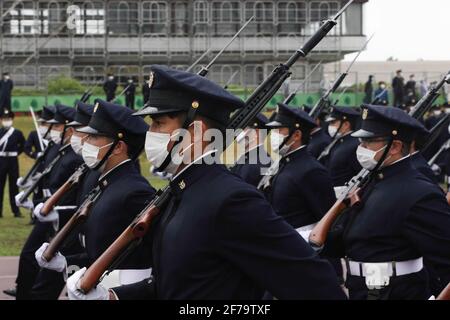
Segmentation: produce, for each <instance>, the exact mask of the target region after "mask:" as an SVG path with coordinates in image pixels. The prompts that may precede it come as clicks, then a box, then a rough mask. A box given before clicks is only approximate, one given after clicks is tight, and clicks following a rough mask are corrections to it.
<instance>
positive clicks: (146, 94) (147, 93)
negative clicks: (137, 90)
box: [142, 76, 150, 106]
mask: <svg viewBox="0 0 450 320" xmlns="http://www.w3.org/2000/svg"><path fill="white" fill-rule="evenodd" d="M148 83H149V77H148V76H145V77H144V84H143V85H142V96H143V100H144V106H145V105H146V104H147V103H148V99H149V97H150V88H149V86H148Z"/></svg>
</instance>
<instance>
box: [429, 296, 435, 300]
mask: <svg viewBox="0 0 450 320" xmlns="http://www.w3.org/2000/svg"><path fill="white" fill-rule="evenodd" d="M428 300H436V297H435V296H431V297H429V298H428Z"/></svg>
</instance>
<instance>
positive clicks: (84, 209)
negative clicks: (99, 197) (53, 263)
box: [42, 199, 93, 261]
mask: <svg viewBox="0 0 450 320" xmlns="http://www.w3.org/2000/svg"><path fill="white" fill-rule="evenodd" d="M92 203H93V201H92V200H91V199H87V200H86V202H85V203H84V204H83V205H82V206H81V208H80V209H78V211H77V212H75V214H74V215H73V216H72V217H71V218H70V219H69V221H67V223H66V224H65V225H64V227H63V228H62V229H61V230H59V232H58V233H57V234H56V235H55V237H54V238H53V239H52V240H51V241H50V243H49V245H48V247H47V249H45V251H44V253H43V254H42V257H43V258H44V259H45V260H46V261H50V260H52V259H53V257H54V256H55V254H56V253H57V252H58V251H59V249H60V248H61V246H62V245H63V244H64V241H65V240H66V239H67V237H68V236H69V235H70V234H71V233H72V231H73V230H74V229H75V228H76V227H77V226H78V225H80V224H81V223H83V222H84V221H85V220H86V218H87V216H88V214H89V210H90V208H91V205H92Z"/></svg>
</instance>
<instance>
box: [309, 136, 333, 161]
mask: <svg viewBox="0 0 450 320" xmlns="http://www.w3.org/2000/svg"><path fill="white" fill-rule="evenodd" d="M331 141H332V139H331V137H330V136H329V135H328V134H327V133H326V132H325V131H324V130H323V129H322V128H320V129H319V130H317V131H316V132H314V133H311V140H310V141H309V143H308V147H307V148H308V152H309V154H310V155H312V156H313V157H314V158H316V159H317V158H318V157H319V156H320V154H321V153H322V152H323V150H325V148H326V147H327V146H328V145H329V144H330V143H331Z"/></svg>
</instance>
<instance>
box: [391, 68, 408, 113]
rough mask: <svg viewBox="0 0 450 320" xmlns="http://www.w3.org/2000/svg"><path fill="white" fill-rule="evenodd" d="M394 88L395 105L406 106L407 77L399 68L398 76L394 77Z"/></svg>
mask: <svg viewBox="0 0 450 320" xmlns="http://www.w3.org/2000/svg"><path fill="white" fill-rule="evenodd" d="M392 90H393V91H394V106H395V107H398V108H404V104H405V79H404V78H403V76H402V70H397V72H396V76H395V77H394V79H392Z"/></svg>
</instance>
